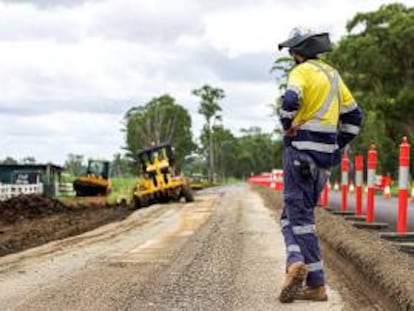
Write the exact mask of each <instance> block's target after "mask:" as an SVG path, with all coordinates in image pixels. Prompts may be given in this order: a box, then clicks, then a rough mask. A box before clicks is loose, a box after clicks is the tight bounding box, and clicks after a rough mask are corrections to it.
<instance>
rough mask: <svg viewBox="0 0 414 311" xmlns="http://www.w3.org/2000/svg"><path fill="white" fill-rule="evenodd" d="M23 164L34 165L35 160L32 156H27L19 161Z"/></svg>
mask: <svg viewBox="0 0 414 311" xmlns="http://www.w3.org/2000/svg"><path fill="white" fill-rule="evenodd" d="M21 162H22V163H23V164H35V163H36V159H35V158H34V157H32V156H27V157H24V158H23V159H22V161H21Z"/></svg>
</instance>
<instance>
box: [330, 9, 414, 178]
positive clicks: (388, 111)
mask: <svg viewBox="0 0 414 311" xmlns="http://www.w3.org/2000/svg"><path fill="white" fill-rule="evenodd" d="M347 32H348V33H347V35H346V36H345V37H344V38H342V40H340V42H339V43H338V44H337V45H336V46H335V48H334V49H333V51H332V52H331V53H329V54H328V55H327V60H328V61H329V62H331V63H332V64H334V65H335V66H336V67H337V68H338V69H339V72H340V73H341V75H342V78H343V79H344V80H345V81H346V83H347V84H348V86H349V88H350V89H351V91H352V92H353V94H354V96H355V98H356V100H357V102H358V104H359V105H360V106H361V107H362V109H363V111H364V114H365V122H364V123H365V124H364V126H363V132H362V133H361V135H360V137H359V138H358V139H357V140H356V141H355V143H354V146H355V149H356V151H363V152H365V151H366V150H367V148H368V147H369V144H370V143H371V142H375V143H376V145H377V150H378V153H379V154H381V157H380V159H381V163H380V170H381V169H382V171H383V173H387V172H392V171H394V172H396V167H397V165H396V164H395V159H396V158H397V153H398V145H399V143H400V141H401V137H402V136H403V135H408V136H409V137H411V140H413V139H414V121H413V120H414V110H413V109H412V103H413V102H414V54H413V53H409V52H407V51H411V50H413V49H414V8H407V7H406V6H404V5H402V4H390V5H385V6H381V7H380V8H379V9H378V10H377V11H374V12H368V13H358V14H356V15H355V16H354V18H353V19H352V20H350V21H349V22H348V24H347Z"/></svg>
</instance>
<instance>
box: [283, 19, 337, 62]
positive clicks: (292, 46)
mask: <svg viewBox="0 0 414 311" xmlns="http://www.w3.org/2000/svg"><path fill="white" fill-rule="evenodd" d="M283 48H288V49H289V54H290V55H292V57H293V58H294V60H295V62H296V63H302V62H303V61H305V60H306V59H310V58H316V57H317V55H318V54H320V53H323V52H326V51H329V50H330V49H331V41H330V39H329V34H328V33H316V32H314V31H312V30H311V29H308V28H304V27H295V28H293V29H292V30H291V32H290V34H289V38H288V39H287V40H286V41H284V42H282V43H279V50H282V49H283Z"/></svg>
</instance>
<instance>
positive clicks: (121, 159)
mask: <svg viewBox="0 0 414 311" xmlns="http://www.w3.org/2000/svg"><path fill="white" fill-rule="evenodd" d="M132 167H133V163H132V161H131V159H129V158H128V157H126V156H125V155H121V154H120V153H115V154H114V156H113V159H112V161H111V176H112V177H126V176H129V175H131V173H132V172H133V170H132Z"/></svg>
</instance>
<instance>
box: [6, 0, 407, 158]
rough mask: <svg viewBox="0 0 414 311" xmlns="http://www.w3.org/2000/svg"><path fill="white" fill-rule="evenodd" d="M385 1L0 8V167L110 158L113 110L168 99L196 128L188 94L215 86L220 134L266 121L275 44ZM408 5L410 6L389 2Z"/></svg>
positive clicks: (334, 25)
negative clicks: (7, 161) (9, 162)
mask: <svg viewBox="0 0 414 311" xmlns="http://www.w3.org/2000/svg"><path fill="white" fill-rule="evenodd" d="M390 2H393V1H384V0H382V1H381V0H364V1H361V0H336V1H318V0H299V1H288V0H273V1H270V0H269V1H268V0H255V1H253V0H251V1H247V0H227V1H226V0H175V1H170V0H0V134H1V140H0V159H1V158H5V157H6V156H8V155H10V156H13V157H16V158H22V157H24V156H28V155H31V156H34V157H35V158H36V159H37V160H38V161H41V162H47V161H53V162H55V163H57V164H63V162H64V160H65V158H66V155H67V154H68V153H78V154H84V155H86V156H87V157H99V158H108V159H110V158H111V157H112V155H113V154H114V153H115V152H119V151H120V150H121V147H122V146H123V141H124V137H123V134H122V133H121V132H120V129H121V128H122V119H123V115H124V113H125V112H126V111H127V110H128V109H129V108H130V107H131V106H133V105H140V104H144V103H146V102H148V101H149V100H150V99H151V98H152V97H155V96H159V95H162V94H164V93H170V94H171V95H172V96H174V97H175V98H176V99H177V101H178V102H179V103H181V104H183V105H184V106H185V107H186V108H187V109H188V110H189V111H190V113H191V115H192V118H193V128H194V132H195V134H197V135H198V132H199V129H200V127H201V124H202V122H203V120H202V118H201V117H200V116H199V115H198V114H197V105H198V102H197V98H195V97H194V96H192V95H191V90H192V89H194V88H197V87H200V86H201V85H203V84H205V83H209V84H211V85H213V86H218V87H221V88H223V89H224V90H225V92H226V95H227V97H226V98H225V99H224V100H223V101H222V107H223V120H224V125H225V126H226V127H229V128H231V129H232V130H233V132H234V133H237V132H238V130H239V129H240V128H247V127H250V126H261V127H262V128H264V129H265V130H267V131H270V130H271V129H272V128H273V127H274V125H275V124H276V122H277V120H274V119H272V118H271V117H270V109H269V108H268V105H269V104H270V103H271V102H272V101H273V100H274V98H275V96H276V95H277V87H276V84H275V81H274V78H273V76H272V75H271V74H270V73H269V68H270V67H271V65H272V61H273V60H274V58H275V57H277V56H278V55H279V54H278V52H277V51H276V46H277V43H278V42H280V41H282V40H284V39H285V38H286V36H287V35H288V33H289V31H290V29H291V28H293V27H295V26H297V25H305V26H309V27H312V28H314V29H316V30H323V31H329V32H330V33H331V34H332V37H333V39H334V40H338V39H339V38H340V37H341V36H342V35H344V33H345V24H346V21H347V20H349V19H350V18H352V17H353V16H354V14H355V13H356V12H361V11H370V10H375V9H377V8H378V7H379V6H380V5H381V4H385V3H390ZM400 2H402V3H405V4H407V5H413V4H414V0H406V1H400Z"/></svg>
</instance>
